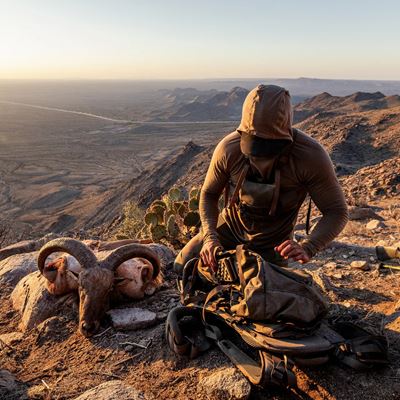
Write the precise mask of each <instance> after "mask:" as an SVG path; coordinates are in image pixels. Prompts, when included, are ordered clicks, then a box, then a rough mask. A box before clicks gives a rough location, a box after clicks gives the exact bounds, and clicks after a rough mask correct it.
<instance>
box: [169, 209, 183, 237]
mask: <svg viewBox="0 0 400 400" xmlns="http://www.w3.org/2000/svg"><path fill="white" fill-rule="evenodd" d="M167 232H168V235H169V236H170V237H171V238H174V239H177V238H178V236H179V234H180V233H181V231H180V229H179V226H178V224H177V223H176V219H175V215H170V216H169V218H168V221H167Z"/></svg>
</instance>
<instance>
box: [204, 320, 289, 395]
mask: <svg viewBox="0 0 400 400" xmlns="http://www.w3.org/2000/svg"><path fill="white" fill-rule="evenodd" d="M205 335H206V337H207V338H208V339H211V340H213V341H214V342H215V343H216V344H217V346H218V347H219V349H220V350H221V351H222V352H223V353H224V354H225V355H226V356H227V357H228V358H229V359H230V360H231V361H232V363H233V364H234V365H235V366H236V367H237V368H238V369H239V371H240V372H241V373H242V374H243V375H244V376H245V377H246V378H247V379H248V380H249V381H250V382H251V383H252V384H253V385H257V386H261V387H263V388H265V387H267V386H270V385H275V386H280V387H285V388H291V387H296V386H297V380H296V376H295V375H294V373H293V371H292V368H293V363H292V362H291V361H289V359H288V358H287V357H286V356H283V357H282V358H281V357H279V356H277V355H272V354H269V353H267V352H265V351H261V350H259V351H258V356H259V359H260V362H257V361H256V360H254V359H253V358H252V357H250V356H249V355H248V354H246V353H245V352H244V351H243V350H241V349H239V347H237V346H236V345H235V344H234V343H232V342H231V341H230V340H228V339H224V338H223V336H222V332H221V330H220V329H219V328H218V327H217V326H215V325H211V324H207V325H206V330H205Z"/></svg>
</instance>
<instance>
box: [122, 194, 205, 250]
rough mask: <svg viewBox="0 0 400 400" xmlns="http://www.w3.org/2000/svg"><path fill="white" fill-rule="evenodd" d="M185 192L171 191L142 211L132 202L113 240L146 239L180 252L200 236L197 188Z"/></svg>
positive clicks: (127, 203) (124, 212)
mask: <svg viewBox="0 0 400 400" xmlns="http://www.w3.org/2000/svg"><path fill="white" fill-rule="evenodd" d="M185 193H186V191H185V189H183V188H180V187H172V188H171V189H170V190H169V191H168V193H167V194H166V195H164V196H163V197H162V199H158V200H155V201H153V202H152V203H151V205H150V207H149V208H148V209H147V210H146V211H144V210H143V209H142V208H140V207H139V206H138V205H137V204H136V203H135V202H132V201H129V202H126V203H125V204H124V206H123V209H122V213H123V220H122V222H121V224H120V225H119V227H118V229H117V231H116V232H115V234H114V237H115V238H116V239H134V238H140V239H147V238H150V239H151V240H152V241H153V242H155V243H166V244H170V245H172V246H173V247H175V248H181V247H182V246H183V245H184V244H185V243H187V242H188V241H189V240H190V239H191V238H192V237H193V236H194V235H196V234H197V233H198V232H199V228H200V215H199V196H200V188H197V187H193V188H192V189H190V191H189V192H188V193H187V195H186V194H185Z"/></svg>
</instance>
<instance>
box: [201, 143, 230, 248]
mask: <svg viewBox="0 0 400 400" xmlns="http://www.w3.org/2000/svg"><path fill="white" fill-rule="evenodd" d="M228 180H229V173H228V172H227V158H226V149H225V147H224V143H223V141H222V142H220V143H219V144H218V145H217V147H216V149H215V151H214V154H213V156H212V159H211V162H210V166H209V167H208V171H207V175H206V178H205V180H204V184H203V186H202V188H201V193H200V204H199V211H200V219H201V226H202V229H203V237H204V242H207V241H218V237H217V230H216V229H217V222H218V200H219V197H220V196H221V194H222V192H223V190H224V188H225V186H226V185H227V183H228Z"/></svg>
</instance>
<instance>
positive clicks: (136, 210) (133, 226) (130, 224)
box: [114, 201, 145, 239]
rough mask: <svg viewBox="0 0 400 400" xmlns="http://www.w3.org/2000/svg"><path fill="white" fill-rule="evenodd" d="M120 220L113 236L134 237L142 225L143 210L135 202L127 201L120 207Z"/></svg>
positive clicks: (120, 237) (137, 234)
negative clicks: (121, 216)
mask: <svg viewBox="0 0 400 400" xmlns="http://www.w3.org/2000/svg"><path fill="white" fill-rule="evenodd" d="M122 215H123V218H122V222H121V224H120V225H119V226H118V228H117V230H116V232H115V234H114V236H115V238H116V239H136V238H138V237H139V236H140V232H141V230H142V229H143V227H144V215H145V212H144V210H143V209H142V208H140V207H139V206H138V205H137V203H135V202H133V201H127V202H126V203H124V205H123V207H122Z"/></svg>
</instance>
